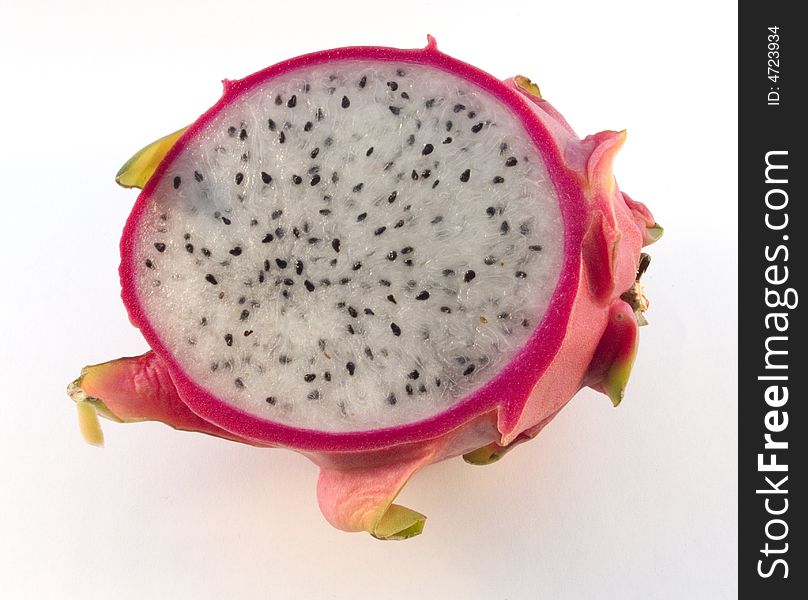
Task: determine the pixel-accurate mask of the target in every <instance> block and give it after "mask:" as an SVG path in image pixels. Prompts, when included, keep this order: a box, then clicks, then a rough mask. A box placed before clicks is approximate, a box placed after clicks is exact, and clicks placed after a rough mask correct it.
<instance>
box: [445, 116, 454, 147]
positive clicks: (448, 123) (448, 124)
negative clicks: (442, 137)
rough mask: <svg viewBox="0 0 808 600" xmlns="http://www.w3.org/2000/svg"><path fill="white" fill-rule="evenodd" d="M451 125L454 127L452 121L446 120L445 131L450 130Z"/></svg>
mask: <svg viewBox="0 0 808 600" xmlns="http://www.w3.org/2000/svg"><path fill="white" fill-rule="evenodd" d="M452 127H454V123H452V122H451V121H446V131H451V130H452ZM444 143H445V142H444Z"/></svg>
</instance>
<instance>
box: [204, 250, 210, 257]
mask: <svg viewBox="0 0 808 600" xmlns="http://www.w3.org/2000/svg"><path fill="white" fill-rule="evenodd" d="M202 254H204V255H205V256H207V257H210V250H208V249H207V248H202Z"/></svg>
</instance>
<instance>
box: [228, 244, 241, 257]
mask: <svg viewBox="0 0 808 600" xmlns="http://www.w3.org/2000/svg"><path fill="white" fill-rule="evenodd" d="M230 254H232V255H233V256H239V255H240V254H241V246H236V247H235V248H231V249H230Z"/></svg>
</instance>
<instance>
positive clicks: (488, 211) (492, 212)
mask: <svg viewBox="0 0 808 600" xmlns="http://www.w3.org/2000/svg"><path fill="white" fill-rule="evenodd" d="M485 214H487V215H488V216H489V217H493V216H494V215H495V214H497V210H496V209H495V208H494V207H493V206H489V207H488V208H486V209H485Z"/></svg>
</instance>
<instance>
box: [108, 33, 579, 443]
mask: <svg viewBox="0 0 808 600" xmlns="http://www.w3.org/2000/svg"><path fill="white" fill-rule="evenodd" d="M342 60H376V61H388V62H392V61H395V62H404V63H414V64H423V65H427V66H432V67H435V68H438V69H441V70H444V71H446V72H448V73H452V74H454V75H456V76H459V77H462V78H464V79H466V80H467V81H469V82H471V83H472V84H474V85H476V86H478V87H479V88H481V89H483V90H484V91H486V92H488V93H489V94H491V95H492V96H493V97H495V98H497V99H498V100H500V101H501V102H502V103H503V104H505V105H506V106H507V107H508V108H509V109H510V110H511V111H512V112H513V113H514V114H515V115H516V116H517V117H518V119H519V120H520V121H521V122H522V124H523V125H524V127H525V130H526V131H527V133H528V135H529V136H530V138H531V139H532V140H533V141H534V143H535V144H536V146H537V147H538V149H539V151H540V153H541V155H542V157H543V159H544V161H545V165H546V168H547V170H548V174H549V176H550V180H551V181H552V183H553V185H554V186H555V188H556V192H557V195H558V198H559V203H560V210H561V214H562V218H563V221H564V229H565V243H564V263H563V265H562V269H561V273H560V276H559V280H558V284H557V286H556V290H555V292H554V294H553V298H552V300H551V303H550V305H549V306H548V308H547V311H546V313H545V316H544V319H543V320H542V322H541V323H540V324H539V326H538V327H536V329H535V330H534V332H533V335H532V336H531V338H530V339H529V341H528V343H527V344H526V345H525V346H524V347H523V348H522V349H521V350H520V351H519V353H518V354H517V355H516V356H515V357H514V358H513V359H512V360H511V361H510V363H508V365H507V366H506V367H505V368H504V369H503V370H502V371H501V372H500V373H499V374H498V375H497V376H496V377H494V378H493V379H491V380H490V381H489V382H488V383H487V384H485V385H484V386H483V387H482V388H480V389H479V390H477V391H476V392H474V393H473V394H471V395H469V396H468V397H466V398H465V399H463V400H461V401H460V402H458V403H457V404H455V405H454V406H452V407H451V408H449V409H447V410H446V411H444V412H443V413H440V414H438V415H435V416H434V417H431V418H429V419H425V420H422V421H418V422H415V423H410V424H405V425H401V426H397V427H389V428H382V429H374V430H369V431H356V432H339V433H335V432H323V431H315V430H309V429H302V428H297V427H291V426H288V425H283V424H281V423H277V422H273V421H269V420H266V419H262V418H260V417H257V416H255V415H252V414H249V413H247V412H245V411H242V410H239V409H237V408H234V407H233V406H231V405H229V404H227V403H225V402H223V401H221V400H219V399H218V398H216V397H215V396H213V395H212V394H211V393H210V392H208V391H207V390H205V389H203V388H201V387H200V386H198V385H197V384H196V383H195V382H194V381H193V380H192V379H191V378H190V377H189V376H188V374H187V373H185V372H184V371H183V369H182V368H181V367H180V366H179V365H178V364H177V363H176V361H175V360H174V358H173V356H172V354H171V352H170V351H169V350H168V348H167V347H166V346H165V345H164V344H163V342H162V340H161V339H160V336H159V335H158V334H157V332H156V331H155V330H154V328H153V327H152V326H151V323H150V322H149V320H148V318H147V316H146V314H145V312H144V309H143V306H142V304H141V302H140V298H139V297H138V293H137V287H136V282H135V278H134V273H135V266H134V264H133V262H134V260H135V240H136V239H137V231H138V227H139V224H140V222H141V219H142V218H143V216H144V214H145V212H146V208H147V207H148V205H149V202H150V200H151V197H152V195H153V193H154V190H155V187H156V185H157V182H158V181H160V179H161V177H162V176H163V174H164V173H165V172H166V170H167V169H168V168H169V167H170V166H171V164H172V163H173V162H174V160H175V159H176V157H177V156H178V155H179V154H180V152H182V150H183V149H184V148H185V146H186V145H187V144H188V141H189V140H191V139H193V138H194V136H196V135H197V134H198V132H200V131H201V130H202V129H203V128H204V127H206V126H207V124H208V123H209V122H210V121H211V119H213V118H214V117H215V116H216V115H217V114H218V113H219V112H220V111H222V110H223V109H224V108H225V107H226V106H227V105H228V104H229V103H230V102H232V101H233V100H235V99H236V98H238V97H239V96H241V95H243V94H246V93H247V92H249V91H250V90H252V89H254V88H255V87H256V86H258V85H260V84H262V83H264V82H266V81H268V80H270V79H272V78H274V77H278V76H280V75H283V74H285V73H288V72H290V71H293V70H296V69H299V68H303V67H308V66H313V65H318V64H323V63H327V62H335V61H342ZM586 215H587V207H586V202H585V199H584V197H583V195H582V192H581V190H580V187H579V183H578V180H577V179H576V175H575V174H574V173H572V172H571V171H569V170H568V169H567V168H566V167H565V166H564V161H563V157H562V156H561V153H560V151H559V148H558V146H557V145H556V143H555V141H554V139H553V137H552V135H551V133H550V132H549V131H548V130H547V128H546V127H545V126H544V125H543V124H542V122H541V121H540V120H539V119H538V118H537V117H536V115H535V114H534V112H533V109H532V108H531V107H530V105H529V104H528V101H526V100H525V98H524V97H523V96H522V95H521V94H519V93H518V92H517V91H515V90H514V89H513V88H511V87H509V86H507V85H505V84H504V83H503V82H501V81H499V80H498V79H496V78H494V77H493V76H491V75H489V74H488V73H485V72H483V71H481V70H479V69H477V68H476V67H473V66H471V65H468V64H466V63H463V62H461V61H459V60H457V59H454V58H452V57H450V56H447V55H446V54H443V53H442V52H440V51H438V50H437V46H436V45H435V44H434V40H430V43H429V45H428V46H427V47H426V48H423V49H415V50H400V49H396V48H384V47H375V46H374V47H361V46H354V47H346V48H337V49H334V50H325V51H322V52H315V53H312V54H306V55H303V56H299V57H296V58H292V59H289V60H285V61H283V62H280V63H278V64H276V65H273V66H271V67H268V68H266V69H263V70H261V71H259V72H257V73H254V74H252V75H249V76H247V77H245V78H244V79H241V80H237V81H227V82H226V83H225V85H224V93H223V95H222V97H221V98H220V99H219V101H218V102H217V103H216V104H215V105H214V106H213V107H211V108H210V109H209V110H208V111H207V112H205V113H204V114H203V115H202V116H201V117H200V118H199V119H198V120H197V121H196V122H195V123H194V124H193V125H191V126H190V127H189V128H188V130H187V131H186V132H185V133H184V134H183V136H182V137H181V138H180V139H179V140H178V141H177V143H176V144H175V145H174V147H173V148H172V149H171V150H170V151H169V153H168V154H167V155H166V157H165V159H164V160H163V161H162V162H161V164H160V165H159V166H158V168H157V170H156V171H155V173H154V175H153V176H152V178H151V179H150V180H149V182H148V183H147V184H146V186H145V187H144V189H143V190H142V192H141V193H140V195H139V196H138V199H137V201H136V202H135V205H134V207H133V209H132V212H131V214H130V215H129V218H128V220H127V222H126V225H125V227H124V231H123V236H122V238H121V265H120V268H119V274H120V278H121V286H122V291H121V297H122V299H123V302H124V305H125V306H126V308H127V310H128V312H129V316H130V319H131V321H132V323H133V324H134V325H135V326H136V327H138V328H139V329H140V330H141V332H142V333H143V336H144V337H145V338H146V340H147V342H148V343H149V345H150V346H151V347H152V349H154V351H155V352H156V353H157V354H158V355H159V356H160V357H161V358H162V359H163V360H164V361H165V363H166V365H167V366H168V369H169V373H170V375H171V378H172V379H173V381H174V383H175V385H176V387H177V389H178V391H179V393H180V396H181V397H182V399H183V400H184V401H185V402H186V404H187V405H188V406H189V408H191V410H193V411H194V412H195V413H196V414H198V415H199V416H200V417H202V418H204V419H206V420H208V421H210V422H211V423H214V424H215V425H217V426H219V427H222V428H223V429H226V430H228V431H230V432H232V433H234V434H236V435H238V436H241V437H245V438H249V439H252V440H255V441H258V442H262V443H264V444H271V445H278V446H287V447H291V448H296V449H299V450H308V451H324V452H355V451H363V450H372V449H381V448H386V447H391V446H396V445H398V444H402V443H412V442H418V441H421V440H427V439H432V438H436V437H439V436H441V435H444V434H446V433H447V432H449V431H451V430H453V429H456V428H458V427H460V426H462V425H463V424H464V423H467V422H468V421H470V420H472V419H473V418H474V417H476V416H478V415H481V414H483V413H485V412H488V411H491V410H492V409H495V408H497V407H499V409H500V410H504V411H505V413H506V414H510V415H515V414H519V412H520V411H521V408H522V407H523V406H524V404H525V403H526V402H527V399H528V396H529V394H530V392H531V390H532V388H533V386H534V384H535V382H536V381H537V380H538V379H539V378H540V377H541V376H542V374H543V373H544V371H545V370H546V369H547V367H548V366H549V365H550V363H551V361H552V360H553V358H554V356H555V354H556V352H557V351H558V349H559V347H560V345H561V343H562V341H563V339H564V335H565V331H566V326H567V322H568V319H569V316H570V313H571V310H572V305H573V302H574V300H575V295H576V292H577V289H578V284H579V276H580V273H579V267H580V248H581V239H582V237H583V229H584V225H585V222H586Z"/></svg>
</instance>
